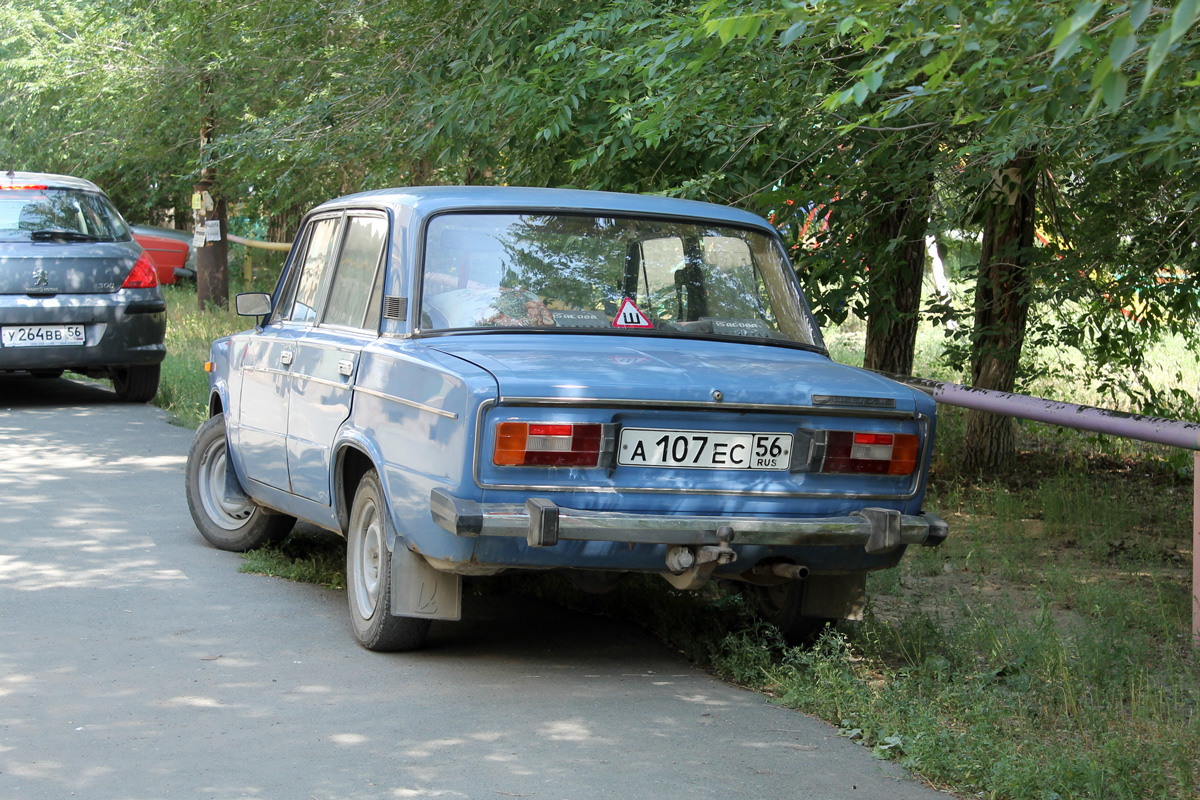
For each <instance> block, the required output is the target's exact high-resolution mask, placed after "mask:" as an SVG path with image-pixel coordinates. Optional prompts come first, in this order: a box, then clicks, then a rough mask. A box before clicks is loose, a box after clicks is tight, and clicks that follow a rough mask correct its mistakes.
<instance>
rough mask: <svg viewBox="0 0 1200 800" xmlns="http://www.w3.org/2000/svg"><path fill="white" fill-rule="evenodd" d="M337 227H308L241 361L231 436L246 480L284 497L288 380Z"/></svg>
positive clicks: (287, 487) (334, 223) (327, 223)
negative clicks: (267, 314) (271, 308)
mask: <svg viewBox="0 0 1200 800" xmlns="http://www.w3.org/2000/svg"><path fill="white" fill-rule="evenodd" d="M340 223H341V217H340V216H333V217H324V218H318V219H316V220H314V221H312V222H310V223H309V224H308V225H307V226H306V228H305V230H304V232H303V234H302V236H303V238H302V240H301V249H300V251H299V255H298V256H297V257H296V259H295V260H294V261H293V264H292V266H291V269H290V271H289V273H288V276H287V279H286V280H285V281H284V283H283V286H282V288H281V290H280V293H279V296H278V297H277V298H276V301H275V310H274V312H273V313H272V315H271V321H270V322H269V323H268V324H267V325H266V326H265V327H263V329H262V330H261V331H259V332H257V333H255V334H252V335H251V336H250V341H249V343H248V344H247V346H246V353H245V356H244V357H243V360H242V387H241V396H240V398H239V402H238V420H237V430H236V433H235V434H234V435H235V436H236V437H237V438H236V440H235V441H236V444H237V449H238V452H239V453H240V454H241V456H242V463H243V464H244V466H245V469H246V476H245V477H247V478H249V479H250V480H254V481H258V482H259V483H265V484H267V485H268V486H273V487H275V488H276V489H283V490H284V491H292V487H291V478H290V475H289V472H288V458H287V431H288V418H289V409H290V407H291V395H292V393H293V392H294V387H293V381H292V375H293V373H294V372H295V370H296V367H297V361H298V360H299V358H300V355H301V352H302V349H301V347H300V343H301V342H302V341H303V338H304V336H305V334H306V333H307V332H308V331H309V330H311V329H312V325H313V324H314V322H315V320H316V304H317V299H318V298H319V297H320V290H321V286H322V283H323V282H324V278H325V275H326V273H327V272H328V264H329V261H330V255H331V253H332V250H333V245H334V243H335V242H336V240H337V236H336V234H337V232H338V228H339V225H340Z"/></svg>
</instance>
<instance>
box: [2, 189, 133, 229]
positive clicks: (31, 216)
mask: <svg viewBox="0 0 1200 800" xmlns="http://www.w3.org/2000/svg"><path fill="white" fill-rule="evenodd" d="M129 238H130V234H129V230H128V229H127V228H126V227H125V222H124V220H122V219H121V215H120V214H118V213H117V210H116V209H115V208H113V205H112V203H111V202H109V200H108V198H106V197H104V196H103V195H99V194H94V193H91V192H81V191H78V190H76V189H5V190H3V191H0V241H5V242H30V241H99V242H116V241H128V240H129Z"/></svg>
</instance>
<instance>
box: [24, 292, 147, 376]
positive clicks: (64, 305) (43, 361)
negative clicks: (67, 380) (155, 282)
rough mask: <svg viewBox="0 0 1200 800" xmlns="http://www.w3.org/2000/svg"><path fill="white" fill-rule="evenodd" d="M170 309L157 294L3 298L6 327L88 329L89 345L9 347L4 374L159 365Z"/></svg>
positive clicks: (120, 293)
mask: <svg viewBox="0 0 1200 800" xmlns="http://www.w3.org/2000/svg"><path fill="white" fill-rule="evenodd" d="M166 311H167V307H166V303H165V302H164V301H163V297H162V293H161V292H159V291H158V290H157V289H153V290H149V289H132V290H131V289H122V290H120V291H117V292H114V293H112V294H88V295H66V294H63V295H56V296H54V297H45V298H32V297H29V296H28V295H0V327H6V326H13V325H82V326H83V327H84V343H83V344H82V345H64V346H51V347H4V346H3V345H2V344H0V370H24V369H76V368H85V369H98V368H104V367H123V366H135V365H144V364H158V363H160V362H161V361H162V360H163V359H164V358H165V357H166V354H167V350H166V345H165V344H164V343H163V340H164V338H165V336H166V330H167V313H166Z"/></svg>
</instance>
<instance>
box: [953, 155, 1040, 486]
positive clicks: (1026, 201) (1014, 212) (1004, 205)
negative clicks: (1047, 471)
mask: <svg viewBox="0 0 1200 800" xmlns="http://www.w3.org/2000/svg"><path fill="white" fill-rule="evenodd" d="M992 189H993V190H992V191H991V192H990V193H989V195H988V198H987V202H988V208H987V216H986V218H985V221H984V228H983V250H982V252H981V254H980V257H979V279H978V281H977V283H976V285H975V338H974V342H973V344H972V357H971V385H972V386H975V387H977V388H980V389H994V390H996V391H1001V392H1011V391H1012V390H1013V388H1014V386H1015V384H1016V379H1017V367H1018V365H1019V364H1020V361H1021V346H1022V345H1023V344H1024V342H1025V326H1026V322H1027V320H1028V317H1029V300H1030V297H1029V290H1030V276H1029V265H1030V262H1031V260H1032V256H1033V234H1034V210H1035V207H1036V202H1037V191H1036V189H1037V170H1036V160H1035V158H1034V156H1033V154H1032V153H1030V152H1028V151H1024V152H1022V153H1020V154H1018V155H1017V157H1016V158H1014V159H1013V160H1012V161H1010V162H1009V163H1008V164H1007V165H1006V166H1005V168H1004V169H1003V170H1001V171H1000V172H999V174H998V175H997V176H996V182H995V184H994V185H993V187H992ZM1015 459H1016V435H1015V431H1014V427H1013V420H1012V418H1011V417H1002V416H997V415H995V414H989V413H986V412H983V411H968V412H967V431H966V455H965V463H964V466H965V468H966V469H967V470H968V471H970V472H989V473H991V472H1001V471H1006V470H1009V469H1011V468H1012V466H1013V462H1014V461H1015Z"/></svg>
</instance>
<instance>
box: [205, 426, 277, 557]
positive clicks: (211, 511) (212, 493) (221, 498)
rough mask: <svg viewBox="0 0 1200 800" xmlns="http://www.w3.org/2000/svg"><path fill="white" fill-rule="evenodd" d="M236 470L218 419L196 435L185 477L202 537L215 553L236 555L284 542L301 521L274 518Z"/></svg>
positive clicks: (223, 428)
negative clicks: (244, 489)
mask: <svg viewBox="0 0 1200 800" xmlns="http://www.w3.org/2000/svg"><path fill="white" fill-rule="evenodd" d="M232 469H233V467H232V465H230V463H229V453H228V448H227V446H226V443H225V415H224V414H217V415H215V416H212V417H209V418H208V419H207V420H206V421H205V422H204V424H203V425H201V426H200V429H199V430H197V431H196V438H194V439H192V449H191V450H190V451H188V459H187V470H186V472H185V480H186V486H187V502H188V510H190V511H191V512H192V519H193V520H194V521H195V522H196V528H197V529H199V531H200V534H201V535H202V536H203V537H204V538H205V539H207V540H208V542H209V544H211V545H212V546H213V547H216V548H218V549H220V550H230V551H232V552H235V553H244V552H246V551H247V550H253V549H254V548H256V547H262V546H263V545H265V544H272V543H275V542H281V541H283V540H284V538H286V537H287V535H288V533H289V532H290V531H291V530H292V526H293V525H295V524H296V519H295V518H294V517H289V516H287V515H286V514H272V513H269V512H268V511H267V510H266V509H264V508H263V507H262V506H260V505H258V504H257V503H255V502H254V501H253V500H251V499H250V498H249V497H247V496H246V495H245V493H243V492H242V488H241V486H240V485H239V484H238V482H237V478H236V477H235V476H234V475H233V474H232V473H231V472H230V470H232Z"/></svg>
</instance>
